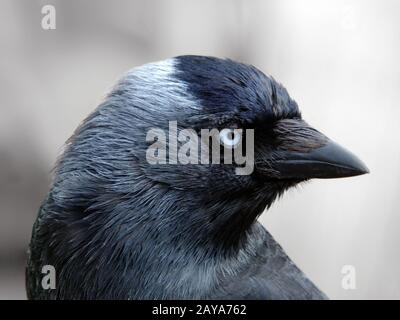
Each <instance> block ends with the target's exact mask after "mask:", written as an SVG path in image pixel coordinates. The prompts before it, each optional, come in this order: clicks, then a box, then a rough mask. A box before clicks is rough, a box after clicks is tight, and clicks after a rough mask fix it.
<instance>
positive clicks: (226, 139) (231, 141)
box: [219, 129, 241, 148]
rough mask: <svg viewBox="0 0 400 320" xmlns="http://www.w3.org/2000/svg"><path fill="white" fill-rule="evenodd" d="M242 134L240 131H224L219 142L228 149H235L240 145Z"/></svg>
mask: <svg viewBox="0 0 400 320" xmlns="http://www.w3.org/2000/svg"><path fill="white" fill-rule="evenodd" d="M240 140H241V134H240V131H239V130H234V129H223V130H221V132H220V133H219V141H220V143H221V144H222V145H223V146H224V147H226V148H235V147H237V145H238V144H239V143H240Z"/></svg>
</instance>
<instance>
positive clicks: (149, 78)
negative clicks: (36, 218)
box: [54, 56, 368, 242]
mask: <svg viewBox="0 0 400 320" xmlns="http://www.w3.org/2000/svg"><path fill="white" fill-rule="evenodd" d="M213 129H216V130H217V131H218V134H217V135H218V137H217V138H219V139H217V140H218V143H217V145H215V144H213V142H214V141H212V136H206V138H204V137H203V136H202V135H201V133H202V130H208V132H211V130H213ZM182 132H184V133H185V134H184V135H181V133H182ZM204 139H207V141H211V145H210V144H202V142H204ZM154 144H156V146H157V148H154ZM237 146H240V148H236V149H240V150H241V155H242V158H241V159H242V160H243V157H244V161H239V160H238V158H235V157H234V154H235V153H234V151H235V150H236V149H235V147H237ZM152 147H153V149H152ZM155 149H156V150H155ZM182 149H183V151H182ZM211 149H213V150H215V149H217V150H218V151H220V153H219V156H216V157H215V159H213V154H212V152H210V150H211ZM226 149H228V150H231V151H232V154H233V159H232V161H231V162H230V163H229V161H226V160H227V159H226V158H225V153H224V152H225V151H226ZM171 150H172V153H171ZM201 151H204V152H205V157H204V156H203V158H202V159H203V160H205V161H200V160H201V157H202V155H201ZM206 151H209V152H208V153H207V152H206ZM149 154H150V158H151V157H152V158H151V159H150V160H149ZM196 159H197V161H196ZM367 172H368V169H367V168H366V166H365V165H364V164H363V163H362V162H361V161H360V160H359V159H358V158H357V157H356V156H354V155H353V154H352V153H350V152H349V151H347V150H346V149H344V148H342V147H341V146H339V145H338V144H336V143H335V142H333V141H332V140H330V139H329V138H328V137H326V136H325V135H324V134H322V133H321V132H319V131H318V130H316V129H314V128H312V127H311V126H309V125H308V124H307V123H306V122H305V121H304V120H303V119H302V116H301V113H300V110H299V107H298V105H297V103H296V102H295V101H294V100H293V99H292V98H291V97H290V96H289V94H288V92H287V91H286V89H285V88H284V87H283V86H282V85H281V84H279V83H278V82H276V81H275V80H274V79H273V78H272V77H270V76H267V75H265V74H264V73H262V72H261V71H259V70H258V69H257V68H255V67H253V66H250V65H246V64H242V63H238V62H234V61H232V60H228V59H218V58H213V57H202V56H180V57H176V58H172V59H169V60H166V61H162V62H157V63H151V64H147V65H144V66H141V67H138V68H135V69H133V70H131V71H129V72H128V73H127V74H126V75H125V76H124V77H123V78H122V79H121V81H120V82H119V83H118V84H117V85H116V87H115V88H114V89H113V90H112V92H111V93H110V94H109V95H108V97H107V98H106V100H105V101H104V103H102V104H101V105H100V106H99V107H98V108H97V109H96V111H95V112H94V113H93V114H91V115H90V116H89V117H88V118H87V119H86V120H85V121H84V122H83V124H82V125H81V126H80V127H79V128H78V129H77V131H76V133H75V134H74V136H73V137H72V138H71V139H70V141H69V144H68V148H67V150H66V152H65V154H64V157H63V158H62V159H61V161H60V164H59V166H58V172H57V178H56V182H55V189H57V190H58V193H57V192H54V196H55V198H56V200H57V201H58V202H59V203H60V205H62V206H64V207H65V206H68V205H75V206H76V205H77V202H78V205H82V206H84V207H85V208H86V209H85V212H86V213H90V212H95V211H96V210H98V211H99V210H102V211H104V210H108V211H109V212H112V214H113V217H112V218H110V219H109V221H112V222H115V221H118V219H120V220H121V221H122V220H123V221H125V222H126V223H128V222H129V221H131V222H132V221H133V220H134V219H137V220H144V219H147V220H146V221H147V223H150V222H151V221H153V222H154V221H157V222H154V224H155V225H157V227H158V228H159V229H160V228H164V227H161V225H163V226H165V227H167V226H170V225H173V224H175V228H176V224H177V223H178V224H179V223H183V224H184V225H182V226H181V231H182V230H187V233H188V234H189V235H191V236H193V235H194V234H196V233H198V234H199V235H200V234H202V235H206V236H207V237H209V238H210V237H211V238H212V237H215V238H217V239H219V240H221V239H223V240H224V241H228V242H229V241H231V240H233V239H236V240H237V239H238V235H240V234H243V233H245V231H246V230H247V229H248V228H249V227H250V226H251V224H252V223H253V222H254V220H255V219H256V217H257V216H258V215H259V214H260V213H261V212H262V211H263V210H264V209H265V207H268V206H270V205H271V203H272V202H273V201H274V200H275V199H276V197H277V196H278V195H280V194H281V193H282V192H284V191H285V190H286V189H288V188H290V187H292V186H295V185H296V184H298V183H300V182H302V181H306V180H309V179H312V178H340V177H349V176H356V175H361V174H364V173H367ZM127 212H140V214H136V218H134V217H133V214H128V213H127ZM116 216H119V217H120V218H116ZM182 221H185V222H182ZM188 221H190V223H189V222H188ZM110 223H111V222H110ZM168 230H169V232H171V233H173V231H171V230H172V229H168ZM197 230H198V231H197ZM182 232H183V231H182ZM182 232H180V234H181V233H182ZM224 241H223V242H224Z"/></svg>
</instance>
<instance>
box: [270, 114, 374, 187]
mask: <svg viewBox="0 0 400 320" xmlns="http://www.w3.org/2000/svg"><path fill="white" fill-rule="evenodd" d="M275 135H276V137H277V141H278V147H277V152H276V153H275V154H274V157H273V159H271V160H270V161H268V169H269V170H271V169H272V171H273V172H274V177H275V178H278V179H312V178H321V179H328V178H344V177H352V176H358V175H362V174H365V173H368V172H369V170H368V168H367V167H366V165H365V164H364V163H363V162H362V161H361V160H360V159H358V158H357V157H356V156H355V155H354V154H352V153H351V152H350V151H348V150H346V149H345V148H343V147H341V146H340V145H338V144H337V143H335V142H333V141H331V140H330V139H328V138H327V137H326V136H325V135H323V134H322V133H320V132H319V131H317V130H315V129H313V128H312V127H310V126H309V125H308V124H307V123H306V122H304V121H303V120H301V119H298V120H284V121H281V122H280V123H279V124H278V125H277V127H276V129H275Z"/></svg>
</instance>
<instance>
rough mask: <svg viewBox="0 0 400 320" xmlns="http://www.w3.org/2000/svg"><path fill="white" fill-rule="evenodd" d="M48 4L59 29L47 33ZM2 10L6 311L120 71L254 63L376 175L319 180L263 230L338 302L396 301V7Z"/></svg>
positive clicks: (399, 174) (272, 214)
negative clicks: (72, 151) (169, 62)
mask: <svg viewBox="0 0 400 320" xmlns="http://www.w3.org/2000/svg"><path fill="white" fill-rule="evenodd" d="M46 4H52V5H54V6H55V8H56V29H55V30H43V29H42V27H41V20H42V17H43V15H42V13H41V9H42V6H43V5H46ZM0 11H1V12H2V18H1V19H0V41H1V45H0V46H1V49H0V97H1V103H0V108H1V109H0V110H1V113H0V299H14V298H20V299H25V297H26V296H25V289H24V263H25V250H26V248H27V245H28V242H29V239H30V232H31V227H32V223H33V221H34V219H35V217H36V214H37V209H38V207H39V205H40V202H41V201H42V199H43V197H44V195H45V194H46V192H47V190H48V187H49V184H50V181H51V172H50V171H51V169H52V167H53V164H54V162H55V160H56V157H57V155H58V154H59V153H60V152H61V150H62V146H63V143H64V142H65V140H66V139H67V138H68V137H69V136H70V135H71V133H72V132H73V130H74V129H75V127H76V126H77V125H78V124H79V123H80V121H81V120H82V119H83V118H84V117H85V116H86V115H88V114H89V113H90V112H91V111H92V110H93V109H94V108H95V107H96V106H97V105H98V104H99V102H100V101H101V100H102V98H103V97H104V96H105V94H106V93H107V92H108V90H109V89H110V88H111V87H112V85H113V84H114V83H115V81H116V80H117V79H118V78H119V76H120V75H121V74H122V73H123V72H124V71H126V70H127V69H129V68H131V67H134V66H137V65H140V64H143V63H146V62H150V61H156V60H161V59H165V58H168V57H171V56H175V55H181V54H200V55H213V56H218V57H230V58H233V59H237V60H240V61H243V62H247V63H251V64H254V65H255V66H257V67H258V68H260V69H261V70H263V71H265V72H267V73H269V74H271V75H272V76H274V77H275V78H276V79H277V80H278V81H280V82H282V83H283V84H284V85H285V86H286V88H287V89H288V91H289V93H290V94H291V96H292V97H293V98H294V99H295V100H296V101H297V102H298V104H299V106H300V108H301V110H302V112H303V116H304V118H305V119H306V120H307V121H308V122H309V123H310V124H312V125H314V126H315V127H317V128H319V129H320V130H321V131H323V132H324V133H326V134H327V135H328V136H329V137H331V138H333V139H334V140H336V141H338V142H340V143H341V144H343V145H345V146H346V147H348V148H349V149H350V150H352V151H353V152H354V153H356V154H357V155H358V156H359V157H360V158H361V159H363V160H364V161H365V163H366V164H367V165H368V166H369V168H370V170H371V174H369V175H366V176H361V177H356V178H352V179H339V180H314V181H312V182H310V183H307V184H305V185H302V186H301V187H299V188H297V189H295V190H292V191H290V192H288V193H287V194H285V195H284V197H283V199H281V200H280V201H278V202H276V204H275V205H274V206H273V207H272V208H271V209H270V210H269V211H268V212H266V213H264V214H263V215H262V216H261V218H260V219H261V221H262V223H263V224H264V225H265V226H266V227H267V228H268V229H269V230H270V232H271V233H272V234H273V235H274V236H275V237H276V238H277V240H278V241H279V242H280V243H281V244H282V246H283V247H284V248H285V249H286V251H287V253H288V254H289V256H291V257H292V258H293V260H294V261H295V262H296V263H297V264H298V265H299V266H300V267H301V268H302V269H303V271H304V272H305V273H306V274H307V275H308V276H309V277H310V278H311V279H312V280H313V281H314V282H315V283H316V284H317V285H318V286H319V287H320V288H321V289H322V290H323V291H325V292H326V293H327V294H328V296H330V297H331V298H333V299H399V298H400V251H399V243H400V232H399V227H400V215H399V210H398V208H397V205H398V203H399V199H398V196H399V186H400V179H399V178H400V166H399V162H400V105H399V101H400V90H399V89H400V62H399V57H400V2H399V1H396V0H392V1H390V0H388V1H378V0H375V1H366V0H358V1H357V0H346V1H344V0H343V1H342V0H339V1H325V0H323V1H321V0H304V1H299V0H292V1H291V0H284V1H282V0H279V1H278V0H276V1H265V0H264V1H244V0H231V1H221V0H220V1H211V0H202V1H193V0H174V1H149V0H143V1H127V0H126V1H125V0H118V1H104V0H102V1H86V0H85V1H72V0H68V1H54V0H48V1H39V0H25V1H21V0H12V1H11V0H10V1H9V0H1V1H0ZM344 265H352V266H354V267H355V270H356V289H355V290H345V289H344V288H343V287H342V278H343V274H342V273H341V271H342V267H343V266H344Z"/></svg>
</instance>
